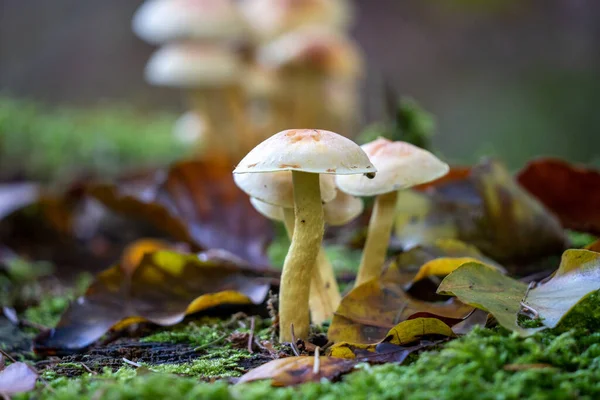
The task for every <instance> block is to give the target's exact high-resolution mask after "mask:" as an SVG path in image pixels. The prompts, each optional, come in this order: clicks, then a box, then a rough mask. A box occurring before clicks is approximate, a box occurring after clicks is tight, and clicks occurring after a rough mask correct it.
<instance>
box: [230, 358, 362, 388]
mask: <svg viewBox="0 0 600 400" xmlns="http://www.w3.org/2000/svg"><path fill="white" fill-rule="evenodd" d="M318 360H319V361H318V364H317V366H315V362H316V358H315V357H309V356H299V357H287V358H279V359H277V360H273V361H269V362H268V363H266V364H263V365H261V366H260V367H258V368H254V369H253V370H250V371H249V372H248V373H246V374H245V375H244V376H242V377H241V378H240V380H239V381H238V383H246V382H252V381H257V380H265V379H271V380H272V382H271V385H272V386H291V385H298V384H300V383H305V382H319V381H321V379H328V380H335V379H336V378H338V377H340V376H341V375H343V374H345V373H348V372H350V371H352V370H353V369H354V366H355V365H356V362H354V361H352V360H346V359H343V358H336V357H325V356H320V357H319V358H318Z"/></svg>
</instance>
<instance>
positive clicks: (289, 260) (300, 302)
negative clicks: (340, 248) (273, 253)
mask: <svg viewBox="0 0 600 400" xmlns="http://www.w3.org/2000/svg"><path fill="white" fill-rule="evenodd" d="M292 180H293V185H294V214H295V228H294V234H293V235H292V243H291V245H290V248H289V250H288V254H287V256H286V257H285V262H284V264H283V272H282V274H281V285H280V287H279V323H280V324H279V340H280V341H281V342H289V341H290V340H292V338H291V333H290V329H289V328H290V326H291V325H292V324H293V325H294V330H295V333H296V336H297V337H298V338H300V339H306V338H307V337H308V333H309V328H310V313H309V308H308V297H309V292H310V281H311V278H312V276H313V272H314V266H315V263H316V260H317V255H318V254H319V248H320V247H321V240H322V239H323V229H324V226H323V205H322V204H321V188H320V187H319V174H313V173H308V172H301V171H292Z"/></svg>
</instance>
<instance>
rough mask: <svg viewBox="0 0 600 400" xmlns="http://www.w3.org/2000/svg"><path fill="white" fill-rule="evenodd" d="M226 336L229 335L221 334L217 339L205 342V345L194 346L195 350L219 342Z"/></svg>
mask: <svg viewBox="0 0 600 400" xmlns="http://www.w3.org/2000/svg"><path fill="white" fill-rule="evenodd" d="M225 338H227V335H223V336H220V337H218V338H216V339H215V340H213V341H212V342H208V343H204V344H203V345H201V346H198V347H196V348H194V351H200V350H203V349H205V348H207V347H210V346H212V345H213V344H217V343H219V342H220V341H222V340H224V339H225Z"/></svg>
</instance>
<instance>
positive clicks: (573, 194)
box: [517, 158, 600, 234]
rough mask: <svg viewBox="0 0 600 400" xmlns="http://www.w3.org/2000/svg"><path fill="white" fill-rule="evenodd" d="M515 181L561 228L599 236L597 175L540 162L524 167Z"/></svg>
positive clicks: (549, 160)
mask: <svg viewBox="0 0 600 400" xmlns="http://www.w3.org/2000/svg"><path fill="white" fill-rule="evenodd" d="M517 179H518V181H519V184H521V186H523V187H524V188H525V189H527V191H528V192H529V193H531V194H532V195H534V196H535V197H536V198H537V199H538V200H539V201H541V202H542V203H543V204H544V205H545V206H546V207H547V208H548V209H549V210H551V211H552V212H553V213H554V214H556V215H557V216H558V217H559V218H560V220H561V222H562V224H563V226H564V227H565V228H570V229H575V230H578V231H585V232H591V233H594V234H600V172H599V171H597V170H593V169H588V168H585V167H580V166H575V165H571V164H569V163H567V162H566V161H563V160H558V159H553V158H544V159H540V160H535V161H532V162H530V163H529V164H527V166H526V167H525V168H524V169H523V170H522V171H521V172H520V173H519V175H518V177H517Z"/></svg>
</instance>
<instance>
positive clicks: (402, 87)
mask: <svg viewBox="0 0 600 400" xmlns="http://www.w3.org/2000/svg"><path fill="white" fill-rule="evenodd" d="M140 4H141V1H138V0H102V1H100V0H92V1H85V2H83V1H80V0H53V1H47V0H28V1H20V0H4V1H2V2H1V3H0V94H1V98H0V179H3V180H15V179H23V178H29V177H34V178H41V179H54V178H57V177H58V178H61V179H64V178H65V177H68V176H70V175H72V174H76V173H81V171H82V170H84V171H85V170H88V169H89V170H91V171H101V172H102V173H106V174H112V173H115V172H116V171H119V170H121V169H122V168H130V167H133V166H146V165H161V164H164V163H167V162H169V161H171V160H173V159H175V158H177V157H179V156H180V155H182V154H184V153H185V146H184V145H182V144H180V143H177V142H176V141H175V140H174V139H173V138H172V136H171V125H172V122H173V121H174V120H175V118H176V117H177V116H178V113H179V112H181V111H182V110H183V104H182V102H181V99H180V93H178V92H177V91H175V90H169V89H161V88H156V87H151V86H149V85H148V84H147V83H145V82H144V79H143V73H142V71H143V68H144V64H145V63H146V61H147V59H148V57H149V56H150V54H151V53H152V52H153V50H154V47H152V46H150V45H148V44H146V43H144V42H142V41H141V40H139V39H138V38H136V37H135V36H134V35H133V33H132V32H131V27H130V19H131V16H132V15H133V13H134V11H135V10H136V8H137V7H138V6H139V5H140ZM355 6H356V11H357V22H356V25H355V27H354V29H353V36H354V37H355V39H356V40H357V41H358V42H359V44H360V45H361V47H362V48H363V51H364V53H365V56H366V58H367V62H368V77H367V79H366V80H365V81H364V88H363V92H362V93H363V108H364V118H363V124H364V125H365V126H366V125H367V124H369V123H371V122H375V121H380V120H382V119H384V118H386V111H385V104H384V95H383V93H384V90H383V88H384V87H385V86H386V85H390V86H392V87H393V88H394V91H395V92H396V93H398V94H399V95H406V96H411V97H413V98H414V99H416V100H417V101H418V102H419V103H420V104H421V105H422V106H423V107H424V108H425V109H427V110H428V111H430V112H432V113H433V114H434V115H435V116H436V121H437V129H436V136H435V137H434V139H433V144H434V146H435V148H436V149H437V150H438V151H439V152H440V153H441V154H442V156H443V157H445V158H446V159H447V160H449V161H451V162H456V163H468V162H473V161H475V160H477V159H478V158H479V157H480V156H482V155H494V156H497V157H499V158H501V159H503V160H504V161H506V162H507V163H508V165H509V166H510V167H511V168H519V167H520V166H522V165H523V164H524V163H525V162H526V161H527V160H528V159H531V158H532V157H537V156H543V155H554V156H559V157H563V158H567V159H569V160H572V161H575V162H580V163H594V164H596V165H600V151H599V149H600V128H599V127H600V113H599V112H598V105H599V104H600V51H599V50H600V2H599V1H597V0H489V1H485V0H480V1H476V0H356V1H355ZM15 99H19V100H15ZM73 171H75V172H73Z"/></svg>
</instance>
